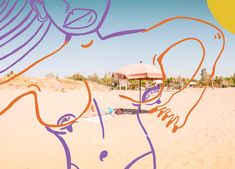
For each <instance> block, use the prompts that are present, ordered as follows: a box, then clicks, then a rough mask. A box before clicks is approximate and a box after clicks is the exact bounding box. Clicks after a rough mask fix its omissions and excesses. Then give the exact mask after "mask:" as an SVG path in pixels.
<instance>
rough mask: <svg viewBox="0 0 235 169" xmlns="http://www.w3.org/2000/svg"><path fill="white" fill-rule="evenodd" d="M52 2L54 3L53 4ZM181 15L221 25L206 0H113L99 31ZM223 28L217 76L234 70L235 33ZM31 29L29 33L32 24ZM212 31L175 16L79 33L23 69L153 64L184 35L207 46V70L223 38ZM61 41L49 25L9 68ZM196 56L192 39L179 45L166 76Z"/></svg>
mask: <svg viewBox="0 0 235 169" xmlns="http://www.w3.org/2000/svg"><path fill="white" fill-rule="evenodd" d="M53 2H54V1H53ZM94 3H98V2H94ZM53 5H54V6H56V3H55V4H53ZM58 12H59V11H58ZM179 15H181V16H190V17H197V18H200V19H203V20H206V21H209V22H211V23H213V24H215V25H217V26H219V24H218V23H217V22H216V21H215V19H214V18H213V16H212V14H211V13H210V11H209V9H208V7H207V4H206V1H205V0H164V1H161V0H148V1H146V0H113V1H112V2H111V8H110V11H109V15H108V17H107V19H106V21H105V23H104V24H103V27H102V28H101V30H100V32H101V33H102V34H103V35H107V34H110V33H113V32H117V31H121V30H127V29H138V28H148V27H150V26H152V25H154V24H156V23H158V22H160V21H161V20H164V19H166V18H169V17H173V16H179ZM58 16H59V15H58ZM0 24H1V23H0ZM219 27H220V26H219ZM220 28H221V27H220ZM221 29H222V30H223V31H224V33H225V36H226V48H225V51H224V54H223V55H222V57H221V59H220V61H219V63H218V65H217V69H216V75H219V76H221V75H222V76H229V75H232V74H233V73H235V64H234V63H235V57H234V54H233V53H235V49H234V47H233V46H234V44H235V35H233V34H231V33H229V32H227V31H226V30H224V29H223V28H221ZM30 31H31V33H32V32H33V29H32V30H30ZM214 33H215V32H214V30H213V29H211V28H209V27H207V26H204V25H202V24H198V23H193V22H186V21H182V20H179V21H174V22H172V23H169V24H166V25H164V26H162V27H160V28H158V29H155V30H153V31H151V32H149V33H146V34H136V35H128V36H124V37H117V38H113V39H109V40H105V41H102V40H100V39H99V38H98V37H97V35H96V34H91V35H86V36H80V37H79V36H77V37H73V38H72V40H71V42H70V43H69V44H68V45H67V46H66V47H65V48H64V49H63V50H62V51H60V52H59V53H58V54H56V55H55V56H53V57H52V58H50V59H48V60H46V61H45V62H43V63H41V64H40V65H38V66H36V67H35V68H33V69H32V70H30V71H28V72H27V73H26V74H27V75H29V76H44V75H45V74H47V73H50V72H52V73H54V74H58V75H60V76H69V75H71V74H73V73H78V72H79V73H82V74H84V75H89V74H92V73H94V72H96V73H98V74H99V75H103V74H104V73H108V72H112V71H115V70H117V69H119V68H120V67H122V66H124V65H127V64H132V63H138V62H139V61H143V62H144V63H148V64H151V59H152V56H153V55H154V54H160V53H161V52H163V51H164V49H166V48H167V47H168V46H169V45H171V44H172V43H174V42H176V41H177V40H180V39H182V38H185V37H199V38H200V39H202V40H203V42H204V43H205V46H206V48H207V57H206V60H205V63H204V64H203V67H206V68H207V69H208V72H209V71H210V68H211V63H213V60H214V59H215V57H216V54H218V51H219V48H220V46H221V43H219V42H217V41H215V40H214V39H213V38H214V36H213V35H214ZM91 39H93V40H94V44H93V45H92V46H91V47H90V48H89V49H83V48H81V46H80V45H81V44H85V43H87V42H89V41H90V40H91ZM23 41H24V40H23V39H22V40H20V41H17V42H16V41H14V42H12V44H11V45H12V46H15V45H16V44H20V43H22V42H23ZM63 41H64V35H63V34H62V33H61V32H59V31H58V30H57V29H55V28H54V27H53V28H51V29H50V31H49V33H48V34H47V36H46V37H45V39H44V40H43V42H42V43H41V44H40V45H39V46H38V47H37V49H36V50H34V51H33V52H32V53H31V54H30V55H29V56H28V57H27V58H26V59H24V60H23V61H22V62H21V63H19V64H17V65H16V66H15V67H13V68H12V69H11V70H13V71H15V72H17V71H19V70H21V69H22V68H23V67H25V66H27V65H29V63H31V62H33V61H35V60H36V59H38V58H41V57H43V56H44V55H46V54H47V53H49V52H50V51H52V50H53V49H56V48H57V47H58V46H60V45H61V43H63ZM3 53H4V51H1V52H0V54H1V55H2V54H3ZM200 57H201V49H200V47H199V45H198V44H196V43H195V42H192V41H191V42H188V43H184V44H181V45H179V46H178V47H177V48H175V49H174V50H172V51H170V52H169V54H168V55H167V56H166V59H164V66H165V70H166V73H167V75H168V76H179V75H181V76H186V77H189V76H190V75H191V74H192V73H193V71H194V69H195V68H196V66H197V63H198V62H199V59H200ZM0 62H1V63H0V66H1V65H7V64H8V62H7V61H4V62H3V61H0Z"/></svg>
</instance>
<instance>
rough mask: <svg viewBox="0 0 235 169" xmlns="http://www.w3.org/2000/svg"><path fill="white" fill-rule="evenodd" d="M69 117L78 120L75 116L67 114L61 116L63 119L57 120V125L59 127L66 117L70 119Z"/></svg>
mask: <svg viewBox="0 0 235 169" xmlns="http://www.w3.org/2000/svg"><path fill="white" fill-rule="evenodd" d="M68 116H70V117H74V118H76V116H74V115H73V114H71V113H69V114H65V115H63V116H61V117H60V118H59V119H58V120H57V125H59V124H60V122H61V121H62V120H63V119H64V118H65V117H68Z"/></svg>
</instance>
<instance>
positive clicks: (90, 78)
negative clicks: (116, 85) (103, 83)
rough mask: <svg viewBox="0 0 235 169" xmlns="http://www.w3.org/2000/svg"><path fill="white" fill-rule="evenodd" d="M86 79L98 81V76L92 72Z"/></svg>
mask: <svg viewBox="0 0 235 169" xmlns="http://www.w3.org/2000/svg"><path fill="white" fill-rule="evenodd" d="M88 80H90V81H92V82H96V83H100V78H99V76H98V75H97V74H96V73H94V74H93V75H90V76H88Z"/></svg>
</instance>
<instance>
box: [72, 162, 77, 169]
mask: <svg viewBox="0 0 235 169" xmlns="http://www.w3.org/2000/svg"><path fill="white" fill-rule="evenodd" d="M71 166H74V167H75V168H76V169H79V168H78V166H77V165H76V164H73V163H71Z"/></svg>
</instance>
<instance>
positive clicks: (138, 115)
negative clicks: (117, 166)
mask: <svg viewBox="0 0 235 169" xmlns="http://www.w3.org/2000/svg"><path fill="white" fill-rule="evenodd" d="M137 106H138V109H137V111H136V116H137V121H138V123H139V125H140V127H141V128H142V130H143V132H144V134H145V136H146V139H147V141H148V143H149V146H150V149H151V151H150V152H151V154H152V157H153V169H156V155H155V150H154V147H153V144H152V141H151V139H150V138H149V136H148V132H147V130H146V129H145V127H144V125H143V123H142V121H141V118H140V110H141V105H137ZM144 155H145V154H144ZM145 156H146V155H145ZM140 157H141V158H143V157H144V156H143V157H142V156H140ZM140 157H137V158H135V159H134V160H132V162H131V163H129V164H128V165H127V168H125V169H128V166H132V165H133V164H134V163H136V162H137V161H138V160H139V159H140Z"/></svg>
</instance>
